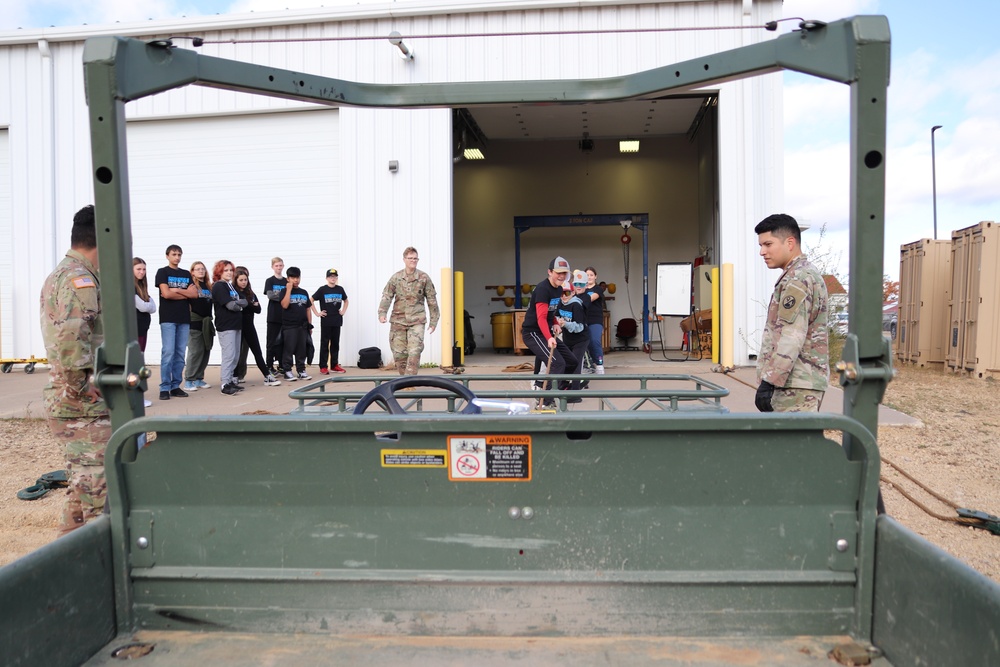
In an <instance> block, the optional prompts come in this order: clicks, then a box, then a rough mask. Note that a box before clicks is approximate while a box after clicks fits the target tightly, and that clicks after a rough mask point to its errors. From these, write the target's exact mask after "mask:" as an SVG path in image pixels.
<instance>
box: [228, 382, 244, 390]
mask: <svg viewBox="0 0 1000 667" xmlns="http://www.w3.org/2000/svg"><path fill="white" fill-rule="evenodd" d="M229 386H230V387H232V388H233V389H235V390H236V391H243V390H244V389H246V387H241V386H240V385H238V384H236V383H235V382H230V383H229Z"/></svg>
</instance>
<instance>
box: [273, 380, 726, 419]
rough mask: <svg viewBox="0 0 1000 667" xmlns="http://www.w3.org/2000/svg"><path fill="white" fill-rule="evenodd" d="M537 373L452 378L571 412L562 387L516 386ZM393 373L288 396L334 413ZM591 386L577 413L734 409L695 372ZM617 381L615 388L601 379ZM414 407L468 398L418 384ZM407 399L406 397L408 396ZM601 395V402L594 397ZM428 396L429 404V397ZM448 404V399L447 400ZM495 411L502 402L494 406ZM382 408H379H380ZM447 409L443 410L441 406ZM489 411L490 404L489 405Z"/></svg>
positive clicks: (485, 394)
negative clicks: (551, 403) (547, 400)
mask: <svg viewBox="0 0 1000 667" xmlns="http://www.w3.org/2000/svg"><path fill="white" fill-rule="evenodd" d="M537 377H538V376H537V375H527V376H525V375H521V376H520V377H519V376H517V375H516V374H515V375H511V374H506V375H499V374H498V375H455V376H451V377H449V378H448V379H449V380H451V381H453V382H457V383H458V384H461V385H462V386H464V387H465V388H467V389H470V390H471V391H472V392H473V393H474V394H475V395H476V397H477V398H483V399H487V400H493V401H508V402H510V401H513V402H521V403H527V404H529V405H532V406H533V405H534V404H535V402H536V401H537V399H543V398H552V399H553V400H555V401H556V409H557V410H558V411H559V412H566V411H567V409H568V408H569V406H568V405H567V403H566V399H567V398H568V395H567V393H566V392H565V391H560V390H557V389H552V390H542V391H536V390H532V389H527V388H524V389H522V388H516V387H512V386H511V385H512V384H513V383H518V381H520V382H519V384H530V383H531V382H533V381H534V380H535V379H536V378H537ZM545 377H546V378H550V379H551V380H552V381H553V383H555V382H559V381H561V380H565V381H568V382H569V381H573V380H579V379H580V376H579V375H552V374H550V375H546V376H545ZM392 379H393V377H391V376H390V377H385V376H382V377H378V376H372V377H356V376H351V377H347V376H333V377H328V378H323V379H321V380H317V381H315V382H312V383H311V384H308V385H306V386H304V387H297V388H296V389H293V390H292V391H290V392H288V397H289V398H292V399H295V400H297V401H298V402H299V406H298V408H296V409H295V411H294V412H293V414H334V413H340V414H344V413H350V412H351V411H352V410H353V409H354V406H355V405H356V404H357V402H358V401H359V400H360V399H361V398H363V397H364V396H365V394H366V393H368V391H370V390H372V389H374V388H375V387H377V386H379V385H381V384H384V383H386V382H389V381H391V380H392ZM586 379H587V381H588V382H589V383H590V386H589V388H588V390H587V393H586V394H585V395H583V396H584V397H585V398H586V399H587V402H586V404H585V405H579V406H575V407H573V408H572V411H573V413H574V414H576V415H584V414H587V413H588V412H592V411H593V410H595V409H596V410H597V411H609V412H615V411H619V410H621V411H635V410H643V409H645V410H649V409H655V410H660V411H663V412H682V411H683V412H692V411H696V410H703V411H710V412H715V413H718V414H723V413H725V412H728V410H727V409H726V408H725V407H724V406H723V405H722V399H723V398H725V397H726V396H728V395H729V390H728V389H726V388H725V387H723V386H721V385H718V384H716V383H714V382H709V381H708V380H705V379H704V378H700V377H697V376H694V375H631V374H616V375H588V376H587V378H586ZM611 383H614V384H615V388H613V389H609V388H605V387H602V386H601V385H609V384H611ZM396 399H397V400H399V401H400V405H402V406H403V407H404V408H406V410H407V411H408V412H410V411H412V412H425V411H434V410H435V409H436V408H441V407H443V408H444V409H443V411H444V412H455V411H456V410H461V409H462V408H463V407H464V405H465V403H464V401H462V400H461V399H459V397H458V396H456V395H454V394H448V393H447V392H443V391H441V390H438V389H433V388H426V389H419V388H418V389H415V391H414V393H407V394H396ZM403 399H406V400H405V403H404V402H403ZM591 399H596V401H597V403H596V406H595V404H594V400H591ZM425 401H426V402H427V405H425V404H424V402H425ZM442 404H443V405H442ZM489 409H492V410H493V411H494V412H496V410H500V409H502V408H500V407H499V406H496V407H491V408H489ZM377 411H378V409H375V410H373V412H377ZM438 411H441V410H438ZM484 411H486V410H484Z"/></svg>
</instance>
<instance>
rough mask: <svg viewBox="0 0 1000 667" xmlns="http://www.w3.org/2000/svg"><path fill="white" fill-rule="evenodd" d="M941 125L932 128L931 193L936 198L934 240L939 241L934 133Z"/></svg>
mask: <svg viewBox="0 0 1000 667" xmlns="http://www.w3.org/2000/svg"><path fill="white" fill-rule="evenodd" d="M940 129H941V126H940V125H935V126H934V127H932V128H931V192H932V196H933V197H934V240H935V241H936V240H937V159H936V158H935V156H934V132H935V131H936V130H940Z"/></svg>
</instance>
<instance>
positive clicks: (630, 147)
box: [618, 139, 639, 153]
mask: <svg viewBox="0 0 1000 667" xmlns="http://www.w3.org/2000/svg"><path fill="white" fill-rule="evenodd" d="M618 152H620V153H638V152H639V140H638V139H622V140H621V141H619V142H618Z"/></svg>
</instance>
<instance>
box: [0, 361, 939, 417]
mask: <svg viewBox="0 0 1000 667" xmlns="http://www.w3.org/2000/svg"><path fill="white" fill-rule="evenodd" d="M668 356H669V357H670V358H671V359H681V358H683V353H681V352H677V351H671V352H668ZM662 359H663V355H662V354H661V353H660V352H659V351H656V350H655V351H654V352H653V353H652V354H645V353H643V352H611V353H609V354H608V355H607V356H606V357H605V368H606V369H607V372H608V373H609V374H625V373H630V374H631V373H641V374H688V375H696V376H699V377H701V378H703V379H705V380H707V381H709V382H712V383H715V384H717V385H720V386H722V387H725V388H726V389H728V390H729V392H730V393H729V396H727V397H726V398H724V399H722V404H723V405H724V406H725V407H726V408H728V409H729V411H730V412H756V411H757V410H756V408H755V407H754V404H753V398H754V392H755V386H756V377H755V372H754V369H753V368H750V367H745V368H738V369H736V370H735V371H733V372H731V373H726V374H723V373H718V372H714V371H713V364H712V363H711V361H704V360H691V361H667V360H662ZM349 360H350V359H349ZM531 360H532V359H531V357H527V356H518V355H514V354H497V353H495V352H494V351H493V350H491V349H488V350H486V351H477V352H476V353H475V354H472V355H468V356H467V357H466V359H465V367H466V371H465V372H466V374H475V375H488V374H499V373H500V372H501V371H502V370H503V369H504V368H505V367H507V366H514V365H518V364H521V363H525V362H528V363H530V362H531ZM23 368H24V367H23V366H16V367H14V368H13V370H12V372H10V373H4V374H2V375H0V418H5V419H9V418H28V417H38V418H43V417H45V406H44V404H43V402H42V387H44V386H45V384H46V382H48V367H47V366H37V367H36V370H35V372H34V373H33V374H30V375H29V374H27V373H25V372H24V370H23ZM345 368H347V373H346V377H352V376H354V377H362V376H364V377H367V376H371V375H381V374H383V373H384V374H385V375H386V376H387V377H392V376H393V375H394V374H392V373H389V372H388V371H372V370H365V369H359V368H356V367H354V366H345ZM152 370H153V377H151V378H150V390H149V391H148V392H147V394H146V397H147V398H148V399H149V400H151V401H152V403H153V405H152V406H151V407H150V408H148V409H147V413H148V414H149V415H197V414H242V413H246V412H254V411H258V410H259V411H268V412H275V413H279V414H284V413H288V412H291V411H292V410H293V409H294V408H296V407H297V406H298V401H295V400H292V399H290V398H288V392H290V391H292V390H293V389H296V388H298V387H302V386H304V385H306V384H309V383H308V382H302V381H299V382H283V383H282V384H281V386H279V387H265V386H264V384H263V378H261V377H260V374H259V373H258V372H257V370H256V369H251V370H252V372H251V374H250V375H248V376H247V384H246V385H245V387H246V389H245V390H244V391H243V392H240V393H239V394H237V395H235V396H226V395H225V394H223V393H222V392H221V391H219V389H220V386H221V385H220V384H219V381H218V380H219V367H218V366H209V368H208V373H207V374H206V380H207V381H208V382H209V383H210V384H212V388H211V389H203V390H199V391H197V392H191V395H190V396H189V397H188V398H171V399H170V400H169V401H161V400H159V398H158V395H159V390H158V388H157V383H158V382H159V375H160V374H159V368H158V367H155V366H154V367H153V368H152ZM434 370H435V369H425V370H424V371H422V372H425V373H427V374H434ZM308 372H309V374H310V375H312V376H313V380H314V381H315V380H318V379H320V378H321V377H323V376H320V375H319V369H318V368H317V367H316V366H312V367H310V368H309V369H308ZM529 375H530V373H511V380H512V381H518V380H524V379H526V378H527V377H529ZM843 400H844V399H843V392H842V391H841V390H840V388H839V387H836V386H832V387H830V389H829V390H828V391H827V393H826V397H825V399H824V401H823V408H822V411H823V412H824V413H830V414H842V413H843ZM879 424H880V425H885V426H888V425H899V426H920V425H921V422H920V421H919V420H917V419H914V418H912V417H909V416H908V415H905V414H903V413H901V412H897V411H895V410H891V409H889V408H886V407H885V406H881V407H879Z"/></svg>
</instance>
